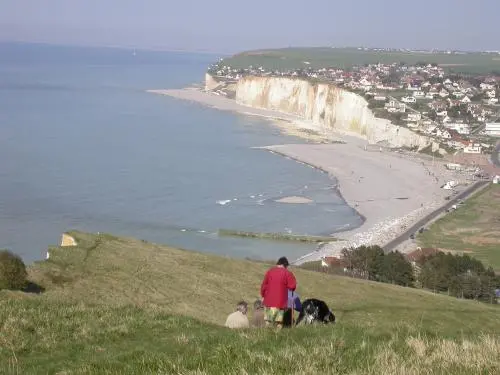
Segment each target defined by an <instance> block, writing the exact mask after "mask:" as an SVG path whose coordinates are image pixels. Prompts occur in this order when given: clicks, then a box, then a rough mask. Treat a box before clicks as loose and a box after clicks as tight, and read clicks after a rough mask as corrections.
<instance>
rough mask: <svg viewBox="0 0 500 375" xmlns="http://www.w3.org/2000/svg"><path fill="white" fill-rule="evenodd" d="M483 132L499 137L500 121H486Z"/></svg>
mask: <svg viewBox="0 0 500 375" xmlns="http://www.w3.org/2000/svg"><path fill="white" fill-rule="evenodd" d="M484 132H485V134H487V135H491V136H494V137H499V136H500V122H489V123H486V127H485V128H484Z"/></svg>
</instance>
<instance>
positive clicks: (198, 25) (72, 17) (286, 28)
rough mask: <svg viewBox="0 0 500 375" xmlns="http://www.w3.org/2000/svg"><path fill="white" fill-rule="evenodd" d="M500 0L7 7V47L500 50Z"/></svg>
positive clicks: (214, 0)
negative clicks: (22, 43)
mask: <svg viewBox="0 0 500 375" xmlns="http://www.w3.org/2000/svg"><path fill="white" fill-rule="evenodd" d="M499 27H500V0H476V1H471V0H379V1H374V0H342V1H337V0H300V1H299V0H249V1H241V0H240V1H238V0H0V40H3V41H12V40H14V41H35V42H49V43H63V44H85V45H106V46H110V45H114V46H124V47H137V48H155V49H156V48H158V49H183V50H206V51H214V52H235V51H240V50H246V49H254V48H264V47H287V46H360V45H363V46H372V47H407V48H441V49H448V48H450V49H452V48H453V49H474V50H500V32H499V30H500V29H499Z"/></svg>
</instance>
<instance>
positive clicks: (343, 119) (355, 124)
mask: <svg viewBox="0 0 500 375" xmlns="http://www.w3.org/2000/svg"><path fill="white" fill-rule="evenodd" d="M211 79H213V77H211ZM236 101H237V102H238V103H239V104H242V105H246V106H250V107H256V108H264V109H270V110H276V111H280V112H284V113H291V114H294V115H297V116H299V117H301V118H303V119H304V120H307V121H310V122H311V123H312V124H314V125H315V126H317V129H315V130H317V131H318V132H320V133H322V134H325V135H328V134H332V135H333V132H340V133H344V134H349V135H355V136H358V137H362V138H364V139H366V140H367V141H369V142H370V143H379V142H384V143H386V144H387V145H389V146H391V147H418V148H419V149H422V148H424V147H427V146H428V145H429V144H431V143H432V140H431V139H430V138H429V137H426V136H423V135H419V134H417V133H415V132H413V131H411V130H409V129H407V128H404V127H401V126H397V125H394V124H392V123H391V122H390V121H389V120H386V119H382V118H377V117H375V116H374V114H373V112H372V111H371V110H370V109H369V108H368V102H367V101H366V100H365V99H364V98H363V97H361V96H359V95H357V94H355V93H353V92H349V91H346V90H344V89H341V88H339V87H336V86H334V85H332V84H328V83H312V82H309V81H307V80H304V79H295V78H285V77H257V76H248V77H244V78H241V79H240V80H239V81H238V83H237V85H236Z"/></svg>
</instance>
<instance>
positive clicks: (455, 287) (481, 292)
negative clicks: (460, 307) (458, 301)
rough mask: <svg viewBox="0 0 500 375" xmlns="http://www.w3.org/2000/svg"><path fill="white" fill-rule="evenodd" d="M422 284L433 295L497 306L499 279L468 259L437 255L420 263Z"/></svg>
mask: <svg viewBox="0 0 500 375" xmlns="http://www.w3.org/2000/svg"><path fill="white" fill-rule="evenodd" d="M419 263H420V271H419V277H418V280H419V283H420V285H421V286H422V287H423V288H426V289H430V290H432V291H434V292H440V293H447V294H448V295H452V296H455V297H458V298H467V299H475V300H480V301H484V302H489V303H494V302H495V301H496V296H495V290H496V289H497V288H500V276H496V275H495V272H494V271H493V269H492V268H491V267H489V268H486V267H485V266H484V265H483V263H481V261H479V260H477V259H474V258H471V257H470V256H468V255H452V254H445V253H441V252H440V253H437V254H435V255H432V256H429V257H426V258H423V259H422V260H421V261H420V262H419Z"/></svg>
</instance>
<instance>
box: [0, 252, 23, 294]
mask: <svg viewBox="0 0 500 375" xmlns="http://www.w3.org/2000/svg"><path fill="white" fill-rule="evenodd" d="M27 276H28V274H27V272H26V266H25V265H24V262H23V261H22V259H21V258H20V257H19V256H17V255H15V254H13V253H11V252H10V251H8V250H1V251H0V290H2V289H22V288H24V286H25V285H26V277H27Z"/></svg>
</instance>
